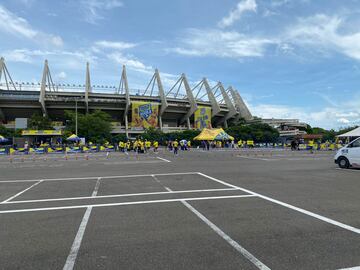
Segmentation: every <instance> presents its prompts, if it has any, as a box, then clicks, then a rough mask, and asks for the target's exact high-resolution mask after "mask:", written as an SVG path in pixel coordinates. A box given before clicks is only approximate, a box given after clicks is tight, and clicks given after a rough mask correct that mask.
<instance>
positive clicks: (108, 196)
mask: <svg viewBox="0 0 360 270" xmlns="http://www.w3.org/2000/svg"><path fill="white" fill-rule="evenodd" d="M231 190H238V189H235V188H218V189H191V190H177V191H171V193H198V192H214V191H215V192H217V191H231ZM162 194H169V191H168V192H166V191H158V192H143V193H127V194H114V195H100V196H96V198H95V197H93V196H84V197H68V198H56V199H38V200H24V201H10V202H4V204H19V203H34V202H55V201H73V200H86V199H101V198H118V197H134V196H147V195H162Z"/></svg>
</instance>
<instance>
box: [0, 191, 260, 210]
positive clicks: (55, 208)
mask: <svg viewBox="0 0 360 270" xmlns="http://www.w3.org/2000/svg"><path fill="white" fill-rule="evenodd" d="M251 197H257V196H256V195H253V194H249V195H229V196H210V197H195V198H178V199H163V200H149V201H135V202H121V203H103V204H86V205H75V206H57V207H44V208H28V209H15V210H3V211H0V214H10V213H24V212H38V211H53V210H65V209H79V208H88V207H109V206H121V205H138V204H155V203H168V202H180V201H203V200H220V199H236V198H251Z"/></svg>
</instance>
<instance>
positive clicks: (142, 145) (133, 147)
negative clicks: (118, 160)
mask: <svg viewBox="0 0 360 270" xmlns="http://www.w3.org/2000/svg"><path fill="white" fill-rule="evenodd" d="M118 145H119V151H121V152H130V151H135V152H137V153H146V152H148V151H150V149H151V147H153V149H154V152H157V151H158V148H159V142H157V141H153V142H151V141H148V140H142V139H137V140H135V141H130V140H128V141H126V142H123V141H120V142H119V144H118Z"/></svg>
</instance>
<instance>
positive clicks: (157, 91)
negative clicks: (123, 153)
mask: <svg viewBox="0 0 360 270" xmlns="http://www.w3.org/2000/svg"><path fill="white" fill-rule="evenodd" d="M75 109H76V110H78V111H79V112H81V113H86V112H91V111H94V110H102V111H105V112H107V113H109V114H110V115H111V117H112V119H113V133H125V134H126V135H127V136H134V135H136V134H139V133H141V132H143V131H144V129H145V128H148V127H155V128H159V129H161V130H163V131H164V132H169V131H176V130H184V129H195V128H203V127H207V126H212V127H227V125H228V124H229V123H230V122H238V121H239V120H240V119H245V120H251V119H252V118H253V117H252V115H251V113H250V111H249V109H248V108H247V106H246V104H245V103H244V101H243V99H242V98H241V96H240V94H239V92H238V91H237V90H235V89H234V88H232V87H231V86H230V87H228V88H226V89H225V88H224V86H223V85H222V83H221V82H218V83H217V84H216V85H215V86H213V87H210V85H209V83H208V81H207V79H206V78H204V79H202V80H201V81H200V82H199V83H197V84H196V85H195V86H194V87H191V86H190V85H189V82H188V80H187V78H186V76H185V74H182V75H181V76H180V78H179V79H178V80H177V81H176V83H175V84H174V85H173V86H172V87H171V88H170V89H169V90H167V91H166V90H165V89H164V87H163V84H162V81H161V76H160V73H159V71H158V70H155V72H154V74H153V76H152V78H151V80H150V82H149V84H148V85H147V87H146V88H145V89H144V90H134V89H131V88H130V87H129V83H128V79H127V75H126V67H125V66H123V69H122V73H121V78H120V84H119V87H113V86H102V85H92V84H91V79H90V67H89V63H87V65H86V76H85V84H79V85H74V84H72V85H69V84H55V83H54V82H53V80H52V76H51V72H50V68H49V64H48V61H47V60H45V63H44V69H43V73H42V80H41V82H40V83H36V84H35V83H23V82H14V81H13V80H12V77H11V74H10V72H9V70H8V69H7V66H6V64H5V60H4V58H1V59H0V120H1V121H2V122H3V123H4V124H5V125H6V126H8V127H12V125H14V121H15V119H17V118H30V117H31V116H32V115H33V114H34V113H41V114H43V115H47V116H49V117H50V119H52V120H53V121H54V123H57V124H56V125H57V126H58V128H61V127H62V126H64V125H65V121H66V119H64V110H75Z"/></svg>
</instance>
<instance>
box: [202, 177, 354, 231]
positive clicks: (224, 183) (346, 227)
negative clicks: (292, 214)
mask: <svg viewBox="0 0 360 270" xmlns="http://www.w3.org/2000/svg"><path fill="white" fill-rule="evenodd" d="M198 174H199V175H202V176H204V177H206V178H209V179H211V180H213V181H215V182H218V183H221V184H223V185H225V186H228V187H232V188H236V189H239V190H242V191H244V192H247V193H249V194H253V195H255V196H258V197H259V198H262V199H264V200H267V201H270V202H272V203H275V204H278V205H281V206H284V207H287V208H290V209H292V210H295V211H297V212H300V213H303V214H305V215H308V216H311V217H314V218H317V219H319V220H322V221H325V222H327V223H329V224H332V225H335V226H338V227H340V228H343V229H345V230H348V231H351V232H354V233H357V234H360V229H359V228H355V227H352V226H350V225H347V224H344V223H341V222H339V221H336V220H333V219H330V218H327V217H324V216H322V215H319V214H316V213H313V212H310V211H307V210H305V209H302V208H300V207H296V206H293V205H291V204H288V203H285V202H282V201H279V200H276V199H273V198H270V197H267V196H264V195H261V194H259V193H256V192H253V191H251V190H248V189H245V188H241V187H239V186H235V185H232V184H229V183H227V182H225V181H222V180H219V179H216V178H214V177H211V176H208V175H206V174H204V173H200V172H199V173H198Z"/></svg>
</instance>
